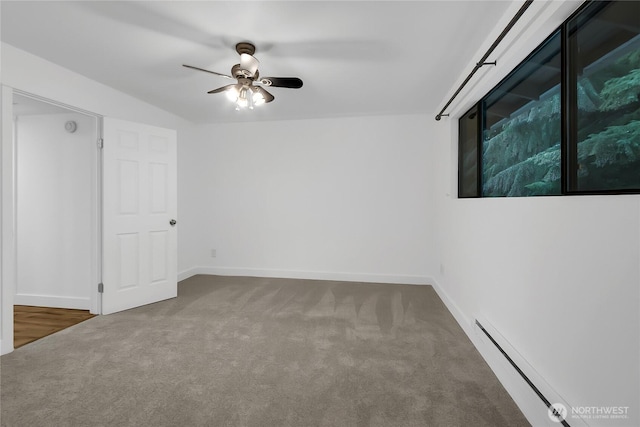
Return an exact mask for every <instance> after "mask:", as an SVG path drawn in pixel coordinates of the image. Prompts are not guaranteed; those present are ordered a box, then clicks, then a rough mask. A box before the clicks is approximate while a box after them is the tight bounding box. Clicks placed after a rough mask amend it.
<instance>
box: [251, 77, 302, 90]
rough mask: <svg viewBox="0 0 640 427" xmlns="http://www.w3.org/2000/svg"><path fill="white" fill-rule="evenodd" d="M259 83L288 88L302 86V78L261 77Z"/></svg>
mask: <svg viewBox="0 0 640 427" xmlns="http://www.w3.org/2000/svg"><path fill="white" fill-rule="evenodd" d="M260 83H262V84H263V85H265V86H273V87H288V88H290V89H300V88H301V87H302V80H300V79H299V78H297V77H262V78H261V79H260Z"/></svg>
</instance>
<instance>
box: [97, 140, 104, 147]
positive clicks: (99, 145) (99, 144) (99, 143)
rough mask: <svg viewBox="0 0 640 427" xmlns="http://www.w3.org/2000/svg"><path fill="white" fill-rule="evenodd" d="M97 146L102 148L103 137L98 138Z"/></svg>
mask: <svg viewBox="0 0 640 427" xmlns="http://www.w3.org/2000/svg"><path fill="white" fill-rule="evenodd" d="M98 148H104V139H102V138H98Z"/></svg>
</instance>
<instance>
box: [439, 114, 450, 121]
mask: <svg viewBox="0 0 640 427" xmlns="http://www.w3.org/2000/svg"><path fill="white" fill-rule="evenodd" d="M443 117H449V115H448V114H438V115H437V116H436V120H437V121H440V119H441V118H443Z"/></svg>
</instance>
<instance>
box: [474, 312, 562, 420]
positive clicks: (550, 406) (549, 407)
mask: <svg viewBox="0 0 640 427" xmlns="http://www.w3.org/2000/svg"><path fill="white" fill-rule="evenodd" d="M476 325H477V326H478V327H479V328H480V330H481V331H482V332H484V334H485V335H486V336H487V338H489V339H490V340H491V342H492V343H493V345H495V346H496V348H497V349H498V350H500V353H502V355H503V356H504V357H505V358H506V359H507V360H508V361H509V363H510V364H511V366H513V369H515V370H516V372H518V373H519V374H520V376H521V377H522V379H523V380H525V382H526V383H527V384H529V387H531V389H532V390H533V391H534V392H535V393H536V395H538V397H539V398H540V400H542V401H543V402H544V404H545V405H547V408H548V409H549V410H550V411H551V412H552V413H553V414H554V415H556V416H559V414H558V413H557V411H556V409H555V408H553V407H552V405H551V402H549V399H547V398H546V397H545V396H544V394H542V392H541V391H540V390H539V389H538V387H536V386H535V384H534V383H533V382H532V381H531V380H530V379H529V377H528V376H527V374H525V373H524V372H522V369H520V368H519V367H518V365H516V362H514V361H513V359H512V358H510V357H509V355H508V354H507V352H506V351H504V350H503V349H502V347H501V346H500V344H498V343H497V342H496V340H494V339H493V337H492V336H491V334H490V333H489V332H487V330H486V329H485V328H484V327H483V326H482V324H481V323H480V322H479V321H478V319H476ZM560 423H561V424H562V425H563V426H565V427H571V426H570V425H569V423H568V422H567V421H566V420H561V421H560Z"/></svg>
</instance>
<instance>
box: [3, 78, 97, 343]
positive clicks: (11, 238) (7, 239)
mask: <svg viewBox="0 0 640 427" xmlns="http://www.w3.org/2000/svg"><path fill="white" fill-rule="evenodd" d="M0 89H1V91H0V95H1V102H2V109H1V111H2V117H1V120H2V145H1V151H0V161H1V165H2V172H1V175H0V182H1V186H2V198H1V200H0V203H1V211H0V212H1V213H2V220H1V224H0V234H1V243H2V244H1V245H0V269H1V272H0V277H1V278H2V285H1V289H0V305H1V308H2V318H1V319H0V324H1V330H0V354H6V353H10V352H11V351H13V349H14V348H13V303H14V295H15V294H16V291H17V273H18V265H17V248H18V246H17V242H18V238H19V236H18V235H17V219H18V218H17V203H16V202H17V197H18V194H17V179H16V178H17V162H16V160H17V156H16V155H17V152H16V141H15V131H16V130H15V126H14V117H13V95H14V94H17V95H21V96H24V97H28V98H31V99H34V100H36V101H40V102H45V103H48V104H52V105H55V106H58V107H61V108H65V109H67V110H70V111H73V112H76V113H80V114H84V115H86V116H89V117H92V118H93V119H94V120H95V143H94V144H92V150H91V157H92V158H91V248H92V249H91V251H92V253H91V277H92V281H93V283H90V284H88V286H89V298H90V312H91V313H93V314H101V306H102V304H101V302H102V301H101V295H100V293H99V292H98V283H101V281H102V150H101V149H100V148H99V147H98V141H99V140H100V139H101V138H102V116H101V115H98V114H96V113H93V112H91V111H87V110H83V109H80V108H77V107H73V106H71V105H67V104H63V103H60V102H57V101H54V100H51V99H47V98H44V97H41V96H38V95H35V94H32V93H28V92H24V91H21V90H18V89H14V88H11V87H8V86H4V85H3V86H2V87H1V88H0Z"/></svg>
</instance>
